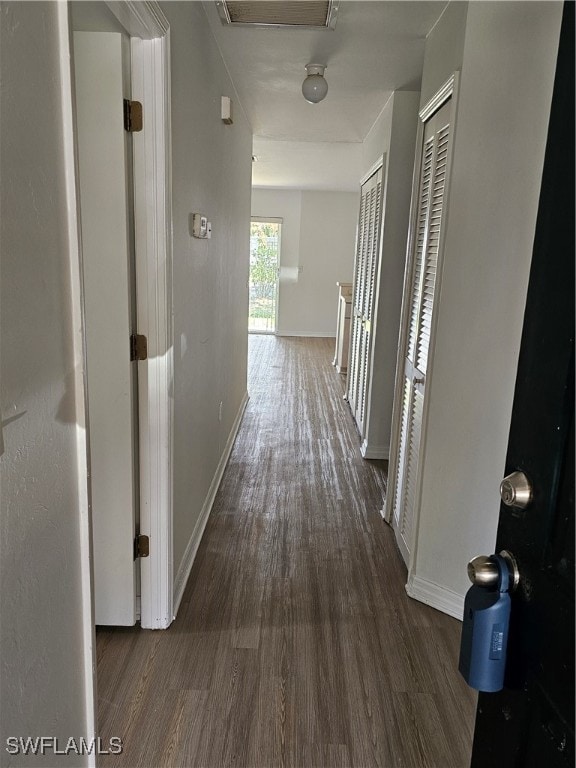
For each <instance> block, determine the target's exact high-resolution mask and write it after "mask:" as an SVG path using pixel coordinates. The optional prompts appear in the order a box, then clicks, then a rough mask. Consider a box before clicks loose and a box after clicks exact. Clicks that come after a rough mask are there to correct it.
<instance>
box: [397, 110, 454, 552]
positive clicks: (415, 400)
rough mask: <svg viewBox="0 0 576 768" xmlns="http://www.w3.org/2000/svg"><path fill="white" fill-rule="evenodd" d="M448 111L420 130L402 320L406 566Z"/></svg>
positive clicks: (400, 463) (400, 486) (400, 510)
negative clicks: (407, 288)
mask: <svg viewBox="0 0 576 768" xmlns="http://www.w3.org/2000/svg"><path fill="white" fill-rule="evenodd" d="M450 108H451V102H450V100H448V101H447V102H445V103H444V105H443V106H442V107H441V108H440V109H439V110H438V111H437V112H436V113H435V114H434V115H433V116H432V117H431V118H430V119H429V120H428V121H427V122H426V124H425V126H424V143H423V148H422V162H421V169H420V184H419V190H418V208H417V219H416V231H415V236H414V252H413V258H412V264H413V267H412V280H411V284H410V295H409V311H408V319H407V322H408V328H407V342H406V356H405V359H404V386H403V390H402V404H401V420H400V436H399V440H398V446H397V462H396V482H395V484H394V500H393V505H392V510H393V513H392V524H393V527H394V530H395V533H396V540H397V542H398V547H399V549H400V552H401V553H402V557H403V558H404V561H405V562H406V564H408V559H409V556H410V550H411V548H412V534H413V528H414V518H415V514H416V487H417V483H418V471H419V467H418V455H419V452H420V435H421V429H422V414H423V409H424V399H425V392H426V372H427V368H428V355H429V350H430V333H431V327H432V313H433V310H434V298H435V291H436V271H437V265H438V249H439V242H440V232H441V228H442V219H443V214H444V208H445V199H446V183H445V182H446V167H447V161H448V149H449V142H450V124H449V120H450Z"/></svg>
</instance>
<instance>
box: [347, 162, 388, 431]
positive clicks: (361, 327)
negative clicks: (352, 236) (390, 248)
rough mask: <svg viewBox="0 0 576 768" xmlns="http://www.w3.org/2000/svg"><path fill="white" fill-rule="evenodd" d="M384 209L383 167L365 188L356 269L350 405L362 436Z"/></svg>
mask: <svg viewBox="0 0 576 768" xmlns="http://www.w3.org/2000/svg"><path fill="white" fill-rule="evenodd" d="M381 207H382V168H381V167H380V168H379V169H378V170H377V171H376V172H375V173H374V174H373V175H372V176H371V177H370V178H369V179H368V180H367V181H366V182H365V184H363V185H362V191H361V202H360V217H359V223H358V240H357V246H356V264H355V269H354V275H355V277H354V292H353V307H352V341H351V355H350V368H349V379H348V381H349V384H348V402H349V405H350V410H351V411H352V415H353V417H354V420H355V421H356V425H357V427H358V430H359V432H360V435H361V436H363V433H364V426H365V418H366V398H367V393H368V384H369V381H368V374H369V370H370V355H371V347H370V338H371V324H372V316H373V312H374V293H375V282H376V270H377V267H378V246H379V242H380V221H381Z"/></svg>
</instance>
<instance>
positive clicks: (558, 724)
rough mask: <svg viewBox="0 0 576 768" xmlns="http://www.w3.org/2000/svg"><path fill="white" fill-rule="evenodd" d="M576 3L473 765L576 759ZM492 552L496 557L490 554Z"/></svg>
mask: <svg viewBox="0 0 576 768" xmlns="http://www.w3.org/2000/svg"><path fill="white" fill-rule="evenodd" d="M573 30H574V4H573V3H572V2H566V3H565V8H564V18H563V23H562V32H561V37H560V50H559V55H558V64H557V71H556V81H555V86H554V95H553V101H552V111H551V117H550V125H549V133H548V142H547V147H546V157H545V163H544V174H543V178H542V189H541V194H540V205H539V211H538V220H537V225H536V236H535V241H534V252H533V259H532V268H531V273H530V283H529V289H528V298H527V304H526V314H525V318H524V330H523V336H522V346H521V351H520V358H519V365H518V375H517V380H516V390H515V396H514V407H513V413H512V423H511V430H510V438H509V444H508V454H507V458H506V468H505V474H506V475H508V474H509V473H511V472H514V471H516V470H520V471H522V472H524V473H525V474H526V475H527V476H528V478H529V479H530V481H531V483H532V486H533V500H532V502H531V503H530V504H529V505H528V507H527V508H526V509H525V510H516V511H514V510H513V509H511V508H510V507H507V506H505V505H504V504H502V506H501V508H500V522H499V527H498V536H497V547H496V552H500V551H501V550H503V549H506V550H509V551H511V552H512V553H513V554H514V555H515V556H516V559H517V562H518V565H519V570H520V575H521V582H520V585H519V587H518V589H517V591H516V592H515V593H514V596H513V598H512V601H513V602H512V616H511V627H510V639H509V644H508V661H507V670H506V683H505V688H504V690H503V691H501V692H500V693H481V694H480V696H479V700H478V711H477V719H476V730H475V735H474V747H473V754H472V766H473V768H488V767H489V768H498V766H506V768H517V767H518V766H523V767H524V766H534V767H536V766H538V768H544V767H545V768H555V767H558V768H559V767H560V766H573V765H574V731H573V722H574V39H573ZM486 554H489V553H486Z"/></svg>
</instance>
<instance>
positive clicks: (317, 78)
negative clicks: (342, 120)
mask: <svg viewBox="0 0 576 768" xmlns="http://www.w3.org/2000/svg"><path fill="white" fill-rule="evenodd" d="M325 69H326V65H325V64H306V78H305V80H304V82H303V83H302V95H303V96H304V98H305V99H306V101H308V102H310V104H317V103H318V102H319V101H322V99H323V98H325V96H326V94H327V93H328V83H327V82H326V80H325V79H324V70H325Z"/></svg>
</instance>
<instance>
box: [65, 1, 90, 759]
mask: <svg viewBox="0 0 576 768" xmlns="http://www.w3.org/2000/svg"><path fill="white" fill-rule="evenodd" d="M57 14H58V47H59V53H60V80H61V88H62V130H63V146H64V173H65V180H66V198H67V204H68V217H67V225H68V252H69V262H70V314H71V325H72V345H73V354H74V375H73V383H74V396H75V411H76V460H77V467H76V469H77V473H78V479H77V482H78V528H79V549H80V572H81V593H82V643H83V651H84V665H83V666H84V668H83V675H84V701H83V705H84V712H85V736H86V737H87V739H91V738H92V737H96V735H97V706H98V705H97V698H96V632H95V624H94V600H93V573H92V520H91V511H90V510H91V503H90V483H89V478H88V466H89V450H90V449H89V425H88V414H87V409H88V400H87V390H86V377H85V370H86V365H85V350H86V343H85V336H84V299H83V280H82V248H81V242H80V231H79V222H80V194H79V187H78V171H77V152H76V135H75V132H76V121H75V94H74V80H73V76H72V67H71V63H70V62H71V60H72V51H73V45H72V29H71V25H70V17H69V8H68V5H67V4H66V3H58V4H57ZM85 765H86V766H87V768H94V767H95V766H96V756H95V754H90V755H88V756H87V757H86V763H85Z"/></svg>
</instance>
